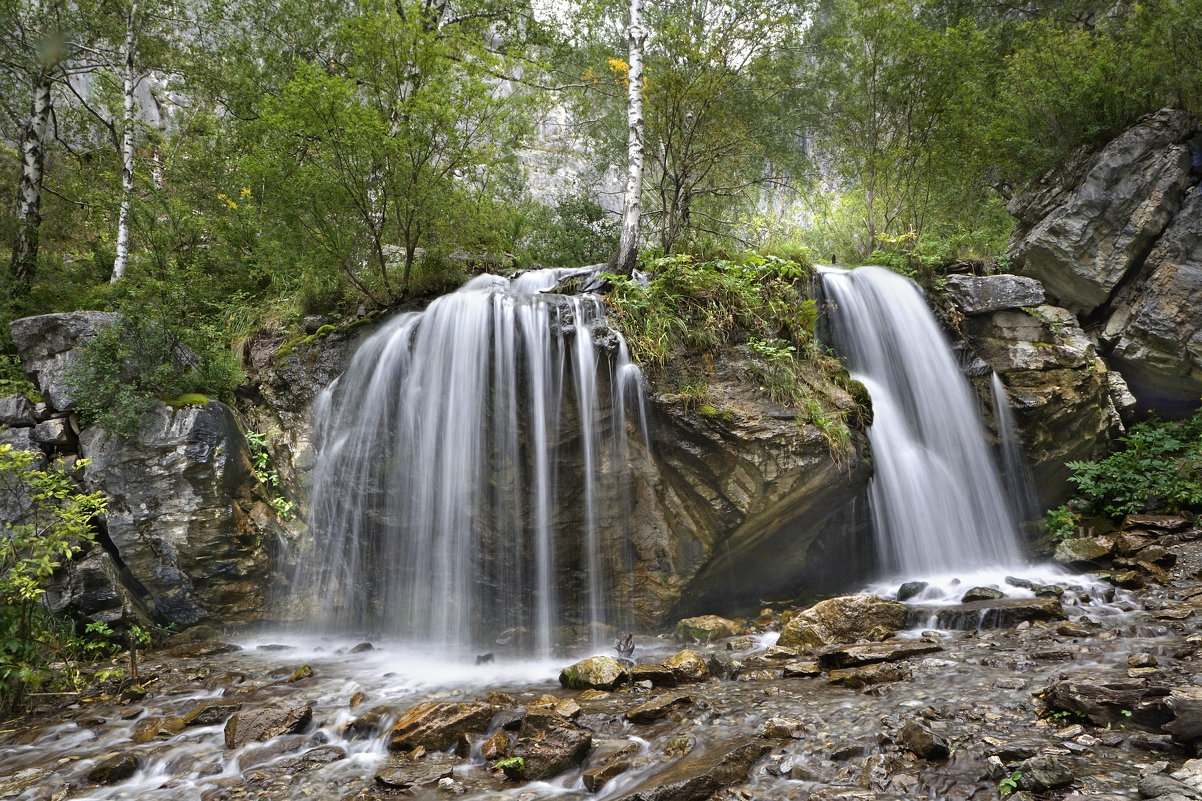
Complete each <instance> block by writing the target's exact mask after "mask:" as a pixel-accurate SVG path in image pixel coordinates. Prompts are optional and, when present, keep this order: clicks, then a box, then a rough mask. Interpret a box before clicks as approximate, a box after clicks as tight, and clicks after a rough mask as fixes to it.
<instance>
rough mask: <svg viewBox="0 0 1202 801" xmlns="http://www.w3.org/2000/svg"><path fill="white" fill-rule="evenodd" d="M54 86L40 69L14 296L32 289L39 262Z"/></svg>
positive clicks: (24, 172)
mask: <svg viewBox="0 0 1202 801" xmlns="http://www.w3.org/2000/svg"><path fill="white" fill-rule="evenodd" d="M50 87H51V83H50V72H49V70H46V69H43V70H40V71H39V72H38V73H37V75H36V76H35V77H34V79H33V93H32V94H33V98H32V102H31V104H30V112H29V119H27V120H26V121H25V127H24V129H23V130H22V131H21V142H20V145H19V151H20V154H21V177H20V179H19V180H18V183H17V232H16V236H15V238H14V239H13V252H12V261H11V262H10V264H9V273H10V274H11V276H12V279H13V286H12V288H11V290H10V291H11V293H12V294H14V295H16V294H22V293H24V291H25V290H26V289H28V287H29V284H30V282H31V281H32V280H33V273H34V270H35V269H36V267H37V262H38V235H39V233H40V231H41V227H42V172H43V170H44V168H45V160H46V128H47V126H48V125H49V123H50V108H51V95H50Z"/></svg>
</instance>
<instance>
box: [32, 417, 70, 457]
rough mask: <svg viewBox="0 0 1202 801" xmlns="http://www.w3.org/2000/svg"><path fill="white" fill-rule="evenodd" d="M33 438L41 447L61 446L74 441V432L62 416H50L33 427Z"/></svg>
mask: <svg viewBox="0 0 1202 801" xmlns="http://www.w3.org/2000/svg"><path fill="white" fill-rule="evenodd" d="M33 438H34V440H35V441H36V442H37V443H38V444H39V445H41V446H42V447H43V448H45V449H47V450H49V449H52V448H63V447H65V446H68V445H71V444H72V443H74V442H75V432H74V431H72V430H71V425H70V424H69V423H68V422H67V420H66V418H63V417H52V418H51V419H49V420H46V421H44V422H41V423H38V424H37V425H36V426H34V427H33Z"/></svg>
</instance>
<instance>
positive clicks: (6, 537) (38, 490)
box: [0, 445, 104, 711]
mask: <svg viewBox="0 0 1202 801" xmlns="http://www.w3.org/2000/svg"><path fill="white" fill-rule="evenodd" d="M42 458H43V457H42V455H41V454H40V453H34V452H30V451H21V450H15V449H13V447H12V446H11V445H0V498H3V500H4V502H5V504H6V506H8V507H9V508H11V509H13V510H15V511H16V516H15V518H14V520H12V521H11V522H6V523H4V524H3V528H2V529H0V544H2V545H3V547H2V548H0V711H3V710H5V709H9V708H11V707H12V706H13V704H14V703H15V702H16V700H17V699H18V698H19V696H20V694H21V693H22V692H23V690H24V688H25V687H26V686H29V685H32V686H37V685H39V684H40V683H41V682H42V681H44V680H45V679H46V678H47V676H48V674H47V672H46V670H45V668H44V663H45V662H46V661H47V660H46V659H45V652H46V647H45V646H46V645H47V644H48V643H53V642H57V641H58V640H59V639H60V636H61V632H59V631H57V629H58V623H57V622H56V621H54V620H53V619H52V618H50V617H49V615H48V614H47V613H46V612H45V610H44V609H43V608H42V607H41V606H40V605H39V603H38V602H39V600H40V599H41V597H42V594H43V593H44V592H45V588H46V582H47V581H48V580H49V579H50V577H51V576H52V575H53V574H54V571H55V570H57V569H58V568H59V567H61V566H62V565H63V564H64V563H65V562H67V561H68V560H70V559H71V558H72V557H73V556H74V555H75V554H77V553H79V551H80V550H81V549H82V548H84V547H86V546H87V545H90V544H91V543H92V540H93V536H94V535H93V532H92V529H91V521H92V518H94V517H95V516H96V515H98V514H101V513H103V511H104V499H103V497H102V496H101V495H100V494H99V493H95V494H92V495H83V494H79V493H77V492H76V490H75V487H74V485H73V484H72V481H71V477H70V476H69V475H68V472H67V469H66V468H65V467H63V466H62V464H61V463H58V464H56V465H53V466H51V467H48V468H42V467H41V466H40V465H39V462H40V461H41V460H42ZM86 464H87V462H86V460H81V461H79V462H77V463H76V464H75V466H74V468H73V469H79V468H82V467H84V466H86Z"/></svg>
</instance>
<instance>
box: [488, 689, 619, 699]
mask: <svg viewBox="0 0 1202 801" xmlns="http://www.w3.org/2000/svg"><path fill="white" fill-rule="evenodd" d="M609 696H610V693H607V692H605V691H604V690H585V691H583V692H582V693H580V695H578V696H576V700H577V701H597V700H599V699H602V698H609ZM491 697H492V696H491V695H490V696H489V698H491Z"/></svg>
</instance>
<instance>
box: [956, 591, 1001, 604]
mask: <svg viewBox="0 0 1202 801" xmlns="http://www.w3.org/2000/svg"><path fill="white" fill-rule="evenodd" d="M1005 597H1006V593H1004V592H1002V591H1001V590H999V589H997V588H996V587H973V588H972V589H971V590H969V591H968V592H966V593H964V596H963V597H962V598H961V599H960V603H962V604H970V603H972V602H973V601H999V600H1001V599H1002V598H1005Z"/></svg>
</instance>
